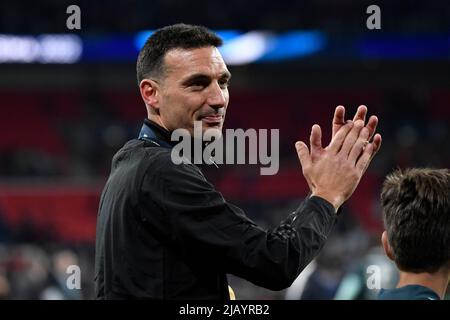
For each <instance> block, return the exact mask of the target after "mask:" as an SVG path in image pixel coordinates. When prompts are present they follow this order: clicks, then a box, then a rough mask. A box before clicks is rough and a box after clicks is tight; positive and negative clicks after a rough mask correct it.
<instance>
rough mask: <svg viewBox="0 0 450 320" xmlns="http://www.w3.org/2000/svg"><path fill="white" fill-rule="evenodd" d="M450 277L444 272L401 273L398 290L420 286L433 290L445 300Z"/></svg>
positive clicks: (449, 273) (447, 272)
mask: <svg viewBox="0 0 450 320" xmlns="http://www.w3.org/2000/svg"><path fill="white" fill-rule="evenodd" d="M449 276H450V272H449V271H443V270H440V271H438V272H436V273H426V272H424V273H412V272H404V271H401V272H400V280H399V282H398V284H397V288H400V287H404V286H408V285H420V286H423V287H427V288H429V289H431V290H433V291H434V292H436V293H437V294H438V295H439V297H440V298H441V299H443V298H444V295H445V291H446V289H447V286H448V282H449Z"/></svg>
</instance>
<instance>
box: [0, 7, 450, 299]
mask: <svg viewBox="0 0 450 320" xmlns="http://www.w3.org/2000/svg"><path fill="white" fill-rule="evenodd" d="M70 4H77V5H79V6H80V8H81V30H74V31H71V30H68V29H67V28H66V19H67V18H68V16H69V15H68V14H66V8H67V6H68V5H70ZM370 4H377V5H379V6H380V8H381V23H382V25H381V26H382V29H381V30H372V31H371V30H368V29H367V28H366V19H367V18H368V16H369V15H368V14H367V13H366V8H367V7H368V6H369V5H370ZM177 22H185V23H192V24H203V25H205V26H207V27H209V28H211V29H213V30H216V31H218V32H219V33H220V35H221V36H222V37H223V38H224V39H225V40H226V43H225V45H224V47H223V48H222V49H221V50H222V53H223V55H224V57H225V59H226V62H227V63H228V64H229V68H230V70H231V72H232V73H233V80H232V85H231V87H230V95H231V99H230V105H229V109H228V114H227V121H226V123H225V125H226V128H243V129H247V128H255V129H258V128H265V129H271V128H279V129H280V142H281V146H280V148H281V150H280V160H281V162H280V171H279V173H278V174H277V175H275V176H260V175H259V167H257V166H242V165H239V166H238V165H235V166H222V167H221V168H220V169H218V170H217V169H215V168H211V170H209V171H208V172H207V173H206V175H207V176H208V178H209V179H210V180H211V181H212V182H213V183H214V184H215V186H216V187H217V189H218V190H219V191H221V192H222V193H223V194H224V196H225V197H226V198H227V199H228V200H229V201H231V202H234V203H236V204H238V205H239V206H241V207H242V208H243V209H245V211H246V212H247V214H248V215H249V216H250V217H251V218H253V219H254V220H256V221H258V222H259V223H260V224H261V225H263V226H265V227H271V226H274V225H275V224H276V223H277V222H278V221H279V220H280V219H282V218H283V217H284V216H285V215H287V214H288V213H289V211H290V210H293V209H295V208H296V206H297V205H298V204H299V203H300V201H301V197H304V196H305V195H306V194H307V186H306V183H305V181H304V180H303V178H302V175H301V170H300V166H299V164H298V160H297V157H296V154H295V151H294V147H293V145H294V142H295V141H296V140H298V139H302V140H304V139H307V138H308V134H309V130H310V128H311V126H312V125H313V124H314V123H318V124H320V125H321V126H322V128H323V129H324V130H325V133H326V134H325V138H324V140H327V139H329V136H330V130H329V129H330V120H331V117H332V114H333V110H334V108H335V107H336V106H337V105H339V104H342V105H344V106H346V107H347V112H348V114H353V113H354V111H355V110H356V107H357V106H358V105H360V104H366V105H367V106H368V107H369V112H370V113H371V114H377V115H378V116H379V118H380V127H379V131H380V132H381V134H382V135H383V138H384V139H383V146H382V149H381V151H380V153H379V154H378V156H377V157H376V159H375V160H374V162H373V163H372V165H371V167H370V168H369V170H368V172H367V174H366V175H365V177H364V178H363V180H362V182H361V184H360V186H359V187H358V189H357V191H356V192H355V194H354V195H353V197H352V198H351V199H350V201H348V203H347V204H346V205H345V207H344V210H343V211H344V212H343V214H342V215H341V217H340V218H339V222H338V224H337V226H336V228H335V230H334V231H333V234H332V237H331V238H330V239H329V241H328V242H327V244H326V246H325V248H324V250H323V252H322V254H321V255H320V256H319V257H318V258H317V259H316V260H315V261H314V262H313V263H312V264H311V265H310V266H309V267H308V269H307V270H306V271H305V272H304V273H303V274H302V276H301V277H300V278H299V279H298V281H296V283H295V285H294V286H293V287H292V288H290V289H289V290H284V291H281V292H272V291H268V290H264V289H262V288H258V287H256V286H254V285H252V284H250V283H248V282H246V281H244V280H241V279H238V278H235V277H233V276H230V284H231V285H232V287H233V288H234V289H235V292H236V295H237V298H238V299H370V298H373V297H374V294H376V292H374V291H373V290H367V288H366V279H367V277H368V274H367V272H366V267H367V266H368V265H370V264H376V265H379V266H380V267H382V270H383V274H384V275H385V276H383V278H382V284H383V285H385V286H392V285H393V283H394V282H395V277H396V273H395V272H394V271H393V268H392V265H391V264H390V263H389V262H388V261H386V259H384V258H383V254H382V252H381V251H380V248H379V238H380V235H381V231H382V223H381V213H380V208H379V204H378V200H379V192H380V187H381V182H382V180H383V177H384V176H385V175H386V174H387V173H388V172H390V171H392V170H393V169H394V168H396V167H400V168H406V167H411V166H432V167H441V168H448V167H449V165H450V148H449V140H450V131H449V130H450V75H449V72H450V68H449V67H450V5H449V4H448V1H445V0H442V1H376V2H366V1H358V2H357V4H356V3H355V1H351V0H345V1H331V0H320V1H317V0H315V1H313V0H303V1H299V0H286V1H278V2H276V1H270V2H266V1H255V2H253V1H249V2H245V3H244V2H243V1H237V0H228V1H220V2H219V1H204V0H201V1H192V2H180V1H162V0H152V1H142V0H128V1H125V0H121V1H95V2H93V1H87V0H85V1H56V0H44V1H42V0H41V1H38V2H36V3H33V4H31V2H25V1H2V2H1V3H0V298H2V299H91V298H92V296H93V263H94V241H95V224H96V214H97V207H98V200H99V194H100V192H101V189H102V187H103V184H104V183H105V181H106V178H107V175H108V173H109V167H110V161H111V158H112V156H113V154H114V153H115V152H116V151H117V150H118V149H119V148H120V147H121V146H122V145H123V143H124V142H125V141H127V140H128V139H131V138H134V137H136V135H137V133H138V129H139V128H140V126H141V123H142V119H143V118H144V117H145V116H146V114H145V108H144V105H143V103H142V101H141V98H140V96H139V92H138V88H137V86H136V80H135V60H136V57H137V53H138V50H139V48H140V45H142V41H143V39H145V37H147V36H148V35H149V34H150V33H151V30H154V29H156V28H159V27H162V26H164V25H168V24H172V23H177ZM72 264H76V265H79V266H80V268H81V273H82V283H81V288H82V289H81V290H67V288H66V286H65V282H66V278H67V276H68V275H67V274H66V272H65V271H66V268H67V266H68V265H72Z"/></svg>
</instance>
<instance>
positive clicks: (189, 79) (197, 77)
mask: <svg viewBox="0 0 450 320" xmlns="http://www.w3.org/2000/svg"><path fill="white" fill-rule="evenodd" d="M199 80H200V81H211V77H210V76H209V75H207V74H204V73H194V74H192V75H190V76H189V77H187V78H186V79H185V80H183V82H182V84H183V85H188V84H190V83H192V82H194V81H199Z"/></svg>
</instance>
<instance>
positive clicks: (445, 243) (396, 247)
mask: <svg viewBox="0 0 450 320" xmlns="http://www.w3.org/2000/svg"><path fill="white" fill-rule="evenodd" d="M381 204H382V209H383V220H384V225H385V229H386V231H385V232H383V236H382V243H383V247H384V249H385V251H386V254H387V255H388V257H389V258H391V259H392V260H394V261H395V263H396V264H397V266H398V268H399V269H400V271H403V272H410V273H436V272H438V271H442V270H444V271H448V270H450V171H449V170H447V169H441V170H434V169H408V170H406V171H404V172H402V171H400V170H397V171H395V172H394V173H392V174H390V175H389V176H388V177H387V178H386V180H385V182H384V185H383V190H382V193H381Z"/></svg>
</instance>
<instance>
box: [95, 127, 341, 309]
mask: <svg viewBox="0 0 450 320" xmlns="http://www.w3.org/2000/svg"><path fill="white" fill-rule="evenodd" d="M143 129H146V130H147V132H151V133H152V134H154V136H153V137H150V138H148V137H147V136H146V137H143V138H142V139H141V140H139V139H136V140H131V141H129V142H127V143H126V144H125V146H124V147H123V148H122V149H121V150H119V151H118V152H117V154H116V155H115V156H114V158H113V161H112V169H111V174H110V176H109V179H108V181H107V183H106V186H105V188H104V190H103V193H102V196H101V200H100V207H99V213H98V220H97V235H96V237H97V238H96V256H95V282H96V298H97V299H214V300H227V299H229V293H228V283H227V278H226V274H227V273H229V274H234V275H236V276H238V277H242V278H244V279H247V280H249V281H251V282H253V283H254V284H256V285H259V286H261V287H265V288H268V289H271V290H281V289H284V288H287V287H289V286H290V285H291V284H292V282H293V281H294V280H295V279H296V277H297V276H298V275H299V273H300V272H301V271H302V270H303V268H304V267H305V266H306V265H307V264H308V263H309V262H310V261H311V260H312V259H313V258H314V257H315V256H316V255H317V254H318V253H319V251H320V249H321V248H322V246H323V245H324V243H325V240H326V239H327V236H328V234H329V233H330V231H331V229H332V226H333V225H334V222H335V220H336V213H335V210H334V208H333V206H332V205H331V204H330V203H328V202H327V201H325V200H323V199H321V198H318V197H311V198H309V199H307V200H305V201H304V202H303V203H302V204H301V205H300V207H299V208H298V209H297V210H296V211H295V212H293V213H292V214H291V215H290V216H289V217H288V218H287V219H286V220H285V221H283V222H282V223H281V224H280V225H279V226H278V227H277V228H276V229H275V230H271V231H266V230H263V229H262V228H260V227H258V226H257V225H256V224H255V223H254V222H253V221H251V220H250V219H249V218H247V217H246V216H245V214H244V212H243V211H242V210H241V209H239V208H238V207H236V206H234V205H232V204H231V203H229V202H227V201H226V200H225V199H224V198H223V197H222V195H221V194H220V193H219V192H218V191H216V190H215V189H214V186H213V185H211V184H210V183H209V182H208V181H207V180H206V178H205V177H204V176H203V174H202V172H201V170H200V169H199V168H198V167H197V166H196V165H193V164H182V165H175V164H173V163H172V161H171V149H170V145H169V144H170V136H169V133H168V132H167V131H165V130H164V129H162V128H161V127H159V126H157V125H156V124H154V123H152V122H150V121H148V120H146V121H145V123H144V126H143ZM149 129H150V131H148V130H149ZM168 146H169V147H168Z"/></svg>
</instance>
